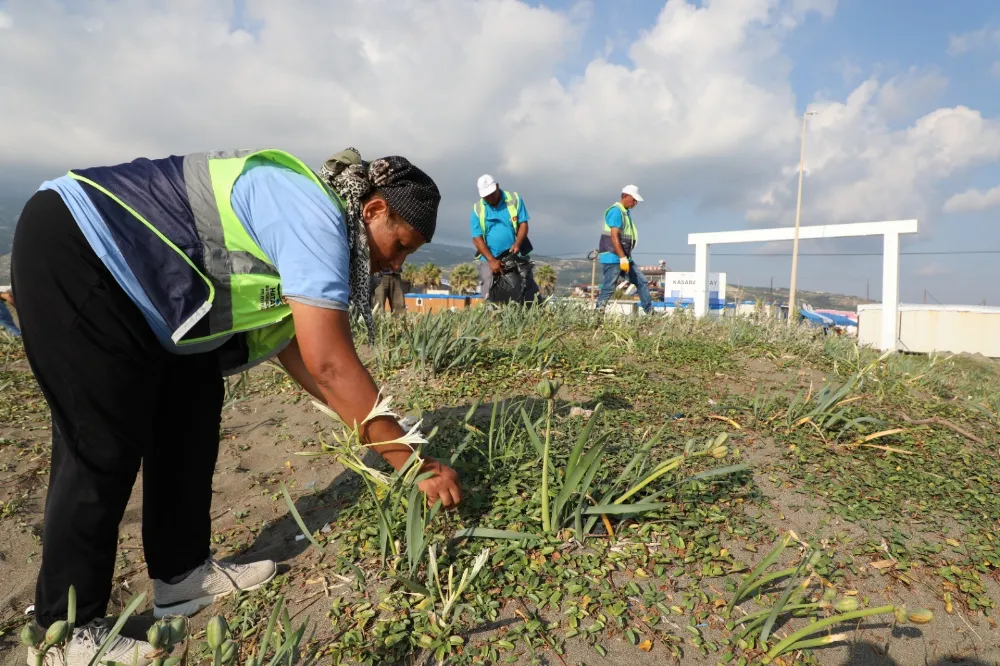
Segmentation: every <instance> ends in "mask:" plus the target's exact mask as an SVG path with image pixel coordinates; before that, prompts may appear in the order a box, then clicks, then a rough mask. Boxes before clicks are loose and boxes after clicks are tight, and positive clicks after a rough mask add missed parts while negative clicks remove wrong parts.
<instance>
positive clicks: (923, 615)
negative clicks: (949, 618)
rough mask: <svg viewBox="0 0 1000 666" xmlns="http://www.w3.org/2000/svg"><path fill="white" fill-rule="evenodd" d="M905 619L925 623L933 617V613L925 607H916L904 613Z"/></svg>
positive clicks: (914, 622)
mask: <svg viewBox="0 0 1000 666" xmlns="http://www.w3.org/2000/svg"><path fill="white" fill-rule="evenodd" d="M906 619H907V620H909V621H910V622H912V623H913V624H927V623H928V622H930V621H931V620H933V619H934V613H932V612H931V611H929V610H927V609H926V608H918V609H917V610H914V611H910V612H909V613H907V614H906Z"/></svg>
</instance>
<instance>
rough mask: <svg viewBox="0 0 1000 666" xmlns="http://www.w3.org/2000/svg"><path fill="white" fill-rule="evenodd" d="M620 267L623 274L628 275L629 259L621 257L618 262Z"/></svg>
mask: <svg viewBox="0 0 1000 666" xmlns="http://www.w3.org/2000/svg"><path fill="white" fill-rule="evenodd" d="M618 265H619V266H620V267H621V269H622V273H628V257H621V258H620V259H619V260H618Z"/></svg>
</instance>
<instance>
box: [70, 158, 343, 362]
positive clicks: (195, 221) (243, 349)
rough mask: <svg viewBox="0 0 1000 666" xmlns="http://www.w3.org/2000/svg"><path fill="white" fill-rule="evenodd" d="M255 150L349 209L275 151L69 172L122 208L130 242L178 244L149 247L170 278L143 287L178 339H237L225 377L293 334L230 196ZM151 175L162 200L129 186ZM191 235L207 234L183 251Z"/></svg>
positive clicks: (276, 279) (276, 280)
mask: <svg viewBox="0 0 1000 666" xmlns="http://www.w3.org/2000/svg"><path fill="white" fill-rule="evenodd" d="M254 157H258V158H264V159H267V160H270V161H272V162H274V163H276V164H278V165H281V166H284V167H287V168H289V169H291V170H292V171H295V172H297V173H300V174H302V175H304V176H306V177H308V178H309V179H310V180H312V181H313V182H314V183H315V184H316V186H317V187H319V188H322V189H323V191H324V192H326V193H327V194H328V195H329V196H330V197H331V199H333V200H334V202H335V203H336V204H337V206H338V207H339V208H340V209H341V210H343V208H344V205H343V202H342V201H340V199H339V198H338V197H337V196H336V194H334V193H333V192H332V191H331V190H330V189H329V188H328V187H327V186H326V185H325V184H324V183H323V182H322V181H321V180H320V179H319V178H318V177H317V176H316V175H315V174H314V173H313V171H312V170H311V169H310V168H309V167H308V166H306V165H305V164H304V163H303V162H301V161H300V160H298V159H297V158H295V157H293V156H292V155H289V154H288V153H285V152H282V151H278V150H262V151H236V152H215V153H197V154H192V155H187V156H184V157H183V158H176V159H178V160H180V159H182V160H183V162H182V165H181V166H176V167H175V168H170V167H171V164H170V163H169V162H168V161H167V160H161V161H157V162H154V161H144V162H142V165H146V164H149V165H152V167H146V168H147V173H145V174H144V175H143V176H137V175H131V173H130V170H131V171H136V169H139V168H144V167H143V166H141V165H140V167H135V166H130V165H121V166H119V167H110V168H106V169H88V170H79V172H73V171H71V172H70V176H72V177H73V178H75V179H76V180H78V181H80V182H81V183H82V184H85V185H87V186H89V187H90V188H94V190H96V192H99V193H101V194H103V195H105V196H106V197H108V199H110V201H113V202H114V203H115V204H117V205H118V206H120V208H118V206H113V205H109V206H107V207H106V210H107V212H103V213H102V214H103V215H104V217H105V218H106V219H107V218H111V219H112V221H113V222H114V223H116V224H117V225H118V227H119V228H124V229H128V230H129V237H128V238H126V239H125V242H126V243H132V244H133V245H134V244H137V243H138V244H145V245H146V246H147V247H149V245H150V244H155V243H156V242H157V239H158V241H159V242H162V243H163V245H165V246H166V247H169V248H170V250H172V252H169V251H166V254H163V251H161V250H160V249H159V248H150V249H149V250H147V251H148V252H149V254H150V256H155V257H156V260H157V261H160V262H162V263H163V264H164V267H163V271H162V272H163V274H164V275H169V276H170V277H169V278H167V277H164V278H162V279H160V280H159V281H156V280H153V281H151V283H150V281H149V280H147V284H144V285H143V288H144V289H145V290H146V291H147V293H149V292H153V293H152V298H151V300H153V302H154V304H157V303H163V305H162V306H161V307H158V308H157V309H158V311H159V312H160V313H161V316H163V318H164V320H165V321H166V322H167V323H168V325H169V326H170V327H171V330H172V331H173V335H172V336H171V337H172V339H173V341H174V343H175V344H177V345H178V346H184V345H198V344H205V343H207V342H210V341H212V340H218V339H221V338H226V337H229V338H230V340H228V341H227V342H226V343H225V344H224V345H223V346H222V347H221V348H220V351H221V352H224V353H222V354H220V364H221V365H222V370H223V372H224V373H225V374H233V373H236V372H240V371H242V370H245V369H247V368H249V367H252V366H254V365H257V364H258V363H261V362H263V361H265V360H267V359H269V358H271V357H273V356H275V355H276V354H278V353H279V352H280V351H281V350H282V349H284V348H285V347H286V346H287V345H288V344H289V342H291V340H292V338H293V337H294V336H295V326H294V323H293V321H292V317H291V308H290V307H289V306H288V304H287V302H285V299H284V297H283V295H282V291H281V277H280V276H279V274H278V271H277V269H276V268H275V267H274V265H273V264H272V263H271V261H270V259H269V258H268V257H267V256H266V255H265V254H264V252H263V250H261V248H260V247H259V246H258V245H257V244H256V243H254V241H253V239H251V237H250V235H249V234H248V233H247V231H246V229H245V228H244V227H243V224H242V223H241V222H240V220H239V218H238V217H237V216H236V212H235V211H234V210H233V207H232V204H231V202H230V198H231V196H232V190H233V185H234V184H235V183H236V180H237V179H238V178H239V177H240V175H241V174H242V173H243V169H244V167H245V166H246V162H247V160H249V159H251V158H254ZM161 163H162V164H161ZM132 164H133V165H134V164H137V163H132ZM149 174H155V175H154V176H153V178H154V179H155V182H154V183H153V184H152V185H147V186H146V187H147V189H156V190H157V193H158V197H152V198H149V197H145V196H144V195H143V194H142V193H141V192H140V193H136V190H137V188H136V187H129V185H136V184H139V185H140V187H141V186H142V185H145V184H146V183H147V182H150V181H149V180H148V179H149V178H150V176H149ZM140 177H145V178H147V180H139V179H140ZM168 185H169V186H171V187H167V186H168ZM164 192H168V193H171V194H163V193H164ZM173 192H179V193H180V194H172V193H173ZM91 196H92V197H93V196H94V195H91ZM98 196H99V195H98ZM130 202H131V205H130ZM178 203H186V204H187V206H189V208H188V210H189V211H190V213H191V215H190V216H187V215H185V214H183V212H181V213H178V212H177V211H178V210H181V211H183V209H182V208H180V207H179V206H178V205H177V204H178ZM115 209H117V211H118V212H115ZM121 209H124V210H125V211H127V213H128V215H130V216H131V217H128V215H125V214H124V213H122V212H121ZM138 210H143V212H144V213H145V214H140V213H139V212H138ZM122 216H124V217H126V218H127V219H126V221H127V220H130V219H131V220H133V224H130V225H125V226H122V221H121V220H120V219H118V218H119V217H122ZM134 221H138V222H139V223H141V226H137V225H135V224H134ZM191 236H194V237H196V238H197V239H198V241H200V243H201V246H200V247H197V248H194V249H192V248H190V247H186V248H183V249H182V248H181V247H179V246H178V244H177V242H175V240H178V239H180V238H186V237H191ZM178 242H179V241H178ZM139 246H140V247H142V245H139ZM160 247H163V246H160ZM171 257H172V259H171ZM192 294H193V295H192ZM206 321H207V325H206Z"/></svg>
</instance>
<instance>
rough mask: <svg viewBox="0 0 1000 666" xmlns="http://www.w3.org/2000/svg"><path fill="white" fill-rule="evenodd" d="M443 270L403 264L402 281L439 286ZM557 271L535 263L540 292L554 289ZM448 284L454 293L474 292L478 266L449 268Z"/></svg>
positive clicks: (477, 284)
mask: <svg viewBox="0 0 1000 666" xmlns="http://www.w3.org/2000/svg"><path fill="white" fill-rule="evenodd" d="M442 277H443V271H442V270H441V267H440V266H437V265H435V264H433V263H428V264H422V265H417V264H406V265H405V266H403V275H402V278H403V281H404V282H409V283H410V284H411V285H412V286H413V287H421V288H424V289H434V288H436V287H440V286H441V279H442ZM557 279H558V273H557V272H556V269H554V268H553V267H552V266H550V265H548V264H535V282H537V283H538V288H539V290H541V292H542V294H544V295H546V296H550V295H551V294H552V293H553V292H554V291H555V289H556V281H557ZM448 284H449V285H450V287H451V291H452V292H453V293H456V294H474V293H476V290H477V289H478V288H479V267H478V266H477V265H476V264H475V263H465V264H459V265H457V266H455V267H454V268H452V269H451V272H450V274H449V275H448Z"/></svg>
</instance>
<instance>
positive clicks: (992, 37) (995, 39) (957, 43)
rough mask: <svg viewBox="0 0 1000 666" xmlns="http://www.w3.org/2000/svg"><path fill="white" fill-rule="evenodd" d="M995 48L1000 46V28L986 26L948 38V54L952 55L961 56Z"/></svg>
mask: <svg viewBox="0 0 1000 666" xmlns="http://www.w3.org/2000/svg"><path fill="white" fill-rule="evenodd" d="M994 46H1000V28H992V27H989V26H984V27H982V28H980V29H978V30H970V31H969V32H963V33H961V34H958V35H949V37H948V53H949V54H951V55H961V54H963V53H967V52H969V51H976V50H979V49H985V48H990V47H994Z"/></svg>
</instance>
